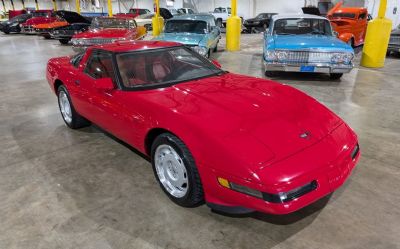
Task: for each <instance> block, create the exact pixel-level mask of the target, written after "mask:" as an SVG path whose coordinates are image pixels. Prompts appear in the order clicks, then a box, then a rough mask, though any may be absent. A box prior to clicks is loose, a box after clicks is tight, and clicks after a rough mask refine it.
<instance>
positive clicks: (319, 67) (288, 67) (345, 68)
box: [264, 61, 353, 73]
mask: <svg viewBox="0 0 400 249" xmlns="http://www.w3.org/2000/svg"><path fill="white" fill-rule="evenodd" d="M302 66H307V67H313V69H314V70H312V71H302V70H301V69H302ZM352 69H353V64H350V65H344V64H329V63H305V64H301V65H299V64H287V63H278V62H267V61H264V71H280V72H309V73H349V72H350V71H351V70H352Z"/></svg>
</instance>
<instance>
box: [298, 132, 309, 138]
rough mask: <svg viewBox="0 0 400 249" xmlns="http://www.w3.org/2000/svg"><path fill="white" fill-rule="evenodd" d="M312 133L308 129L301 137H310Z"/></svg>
mask: <svg viewBox="0 0 400 249" xmlns="http://www.w3.org/2000/svg"><path fill="white" fill-rule="evenodd" d="M310 135H311V132H309V131H306V132H303V133H301V134H300V138H303V139H309V138H310Z"/></svg>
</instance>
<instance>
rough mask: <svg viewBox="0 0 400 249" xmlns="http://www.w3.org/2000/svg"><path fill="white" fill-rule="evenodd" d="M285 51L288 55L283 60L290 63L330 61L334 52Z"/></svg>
mask: <svg viewBox="0 0 400 249" xmlns="http://www.w3.org/2000/svg"><path fill="white" fill-rule="evenodd" d="M277 52H279V51H277ZM282 52H283V51H282ZM285 52H287V53H288V56H287V58H286V59H285V61H286V62H288V63H292V64H301V63H331V58H332V56H333V54H335V53H331V52H310V51H285Z"/></svg>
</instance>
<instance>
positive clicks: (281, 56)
mask: <svg viewBox="0 0 400 249" xmlns="http://www.w3.org/2000/svg"><path fill="white" fill-rule="evenodd" d="M275 55H276V58H277V59H278V60H279V61H285V60H286V59H287V58H288V55H289V53H288V52H286V51H277V52H275Z"/></svg>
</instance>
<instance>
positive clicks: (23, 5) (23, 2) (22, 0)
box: [21, 0, 26, 10]
mask: <svg viewBox="0 0 400 249" xmlns="http://www.w3.org/2000/svg"><path fill="white" fill-rule="evenodd" d="M21 2H22V9H23V10H24V9H26V8H25V1H24V0H21Z"/></svg>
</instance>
